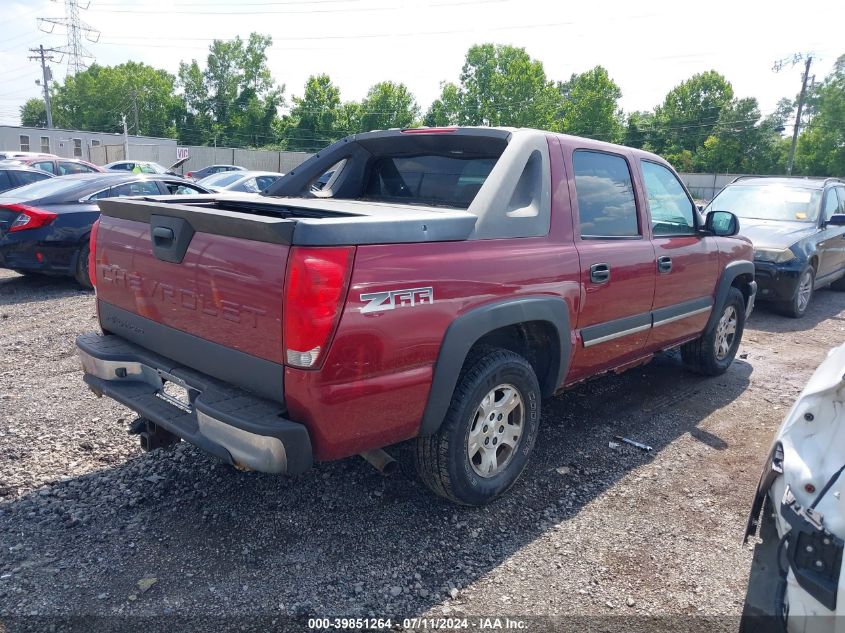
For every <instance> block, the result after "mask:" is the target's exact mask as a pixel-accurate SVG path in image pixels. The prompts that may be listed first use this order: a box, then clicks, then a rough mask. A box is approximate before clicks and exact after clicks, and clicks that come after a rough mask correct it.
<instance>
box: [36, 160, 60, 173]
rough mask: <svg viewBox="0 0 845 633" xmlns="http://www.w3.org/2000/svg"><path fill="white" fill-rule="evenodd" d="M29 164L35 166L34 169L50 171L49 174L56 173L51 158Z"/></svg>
mask: <svg viewBox="0 0 845 633" xmlns="http://www.w3.org/2000/svg"><path fill="white" fill-rule="evenodd" d="M31 166H32V167H35V169H40V170H42V171H47V172H50V173H51V174H55V173H56V168H55V166H54V165H53V161H51V160H46V161H44V162H43V163H32V165H31Z"/></svg>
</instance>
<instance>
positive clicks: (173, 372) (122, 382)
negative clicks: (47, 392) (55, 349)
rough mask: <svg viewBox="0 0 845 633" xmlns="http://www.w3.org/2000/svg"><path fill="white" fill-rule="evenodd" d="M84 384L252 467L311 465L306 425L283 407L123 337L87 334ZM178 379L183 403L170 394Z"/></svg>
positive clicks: (79, 343)
mask: <svg viewBox="0 0 845 633" xmlns="http://www.w3.org/2000/svg"><path fill="white" fill-rule="evenodd" d="M76 347H77V351H78V353H79V357H80V359H81V360H82V367H83V369H84V371H85V378H84V380H85V383H86V384H87V385H88V386H89V388H90V389H91V390H92V391H93V392H94V393H96V394H98V395H105V396H108V397H110V398H112V399H114V400H116V401H118V402H120V403H121V404H123V405H125V406H127V407H129V408H130V409H132V410H133V411H135V412H137V413H138V415H139V416H141V417H143V418H146V419H148V420H150V421H152V422H154V423H155V424H156V425H158V426H160V427H162V428H164V429H166V430H167V431H170V432H171V433H173V434H174V435H177V436H179V437H180V438H182V439H184V440H186V441H187V442H190V443H191V444H194V445H195V446H198V447H199V448H202V449H203V450H205V451H207V452H209V453H211V454H213V455H216V456H217V457H219V458H220V459H222V460H223V461H225V462H227V463H230V464H233V465H235V466H238V467H241V468H246V469H249V470H257V471H261V472H267V473H287V474H291V475H294V474H298V473H301V472H304V471H306V470H308V469H309V468H310V467H311V465H312V463H313V455H312V449H311V440H310V437H309V435H308V431H307V429H306V428H305V427H304V426H303V425H301V424H298V423H296V422H292V421H290V420H288V419H286V418H285V415H286V413H287V411H286V409H285V407H284V406H283V405H281V404H279V403H276V402H271V401H269V400H265V399H263V398H260V397H258V396H255V395H253V394H250V393H249V392H246V391H243V390H241V389H238V388H236V387H232V386H231V385H228V384H225V383H221V382H220V381H218V380H216V379H214V378H211V377H209V376H207V375H205V374H201V373H199V372H197V371H194V370H192V369H189V368H187V367H182V366H180V365H178V364H177V363H176V362H174V361H172V360H170V359H167V358H165V357H163V356H160V355H158V354H155V353H152V352H150V351H149V350H146V349H144V348H142V347H140V346H138V345H135V344H134V343H131V342H129V341H127V340H126V339H123V338H121V337H119V336H116V335H113V334H108V335H99V334H83V335H82V336H80V337H79V338H77V339H76ZM167 383H172V384H174V385H177V386H178V387H180V388H182V389H183V390H184V392H183V393H185V394H187V398H186V399H185V400H179V399H178V398H175V397H174V396H172V395H169V394H168V393H167V392H166V391H165V385H166V384H167Z"/></svg>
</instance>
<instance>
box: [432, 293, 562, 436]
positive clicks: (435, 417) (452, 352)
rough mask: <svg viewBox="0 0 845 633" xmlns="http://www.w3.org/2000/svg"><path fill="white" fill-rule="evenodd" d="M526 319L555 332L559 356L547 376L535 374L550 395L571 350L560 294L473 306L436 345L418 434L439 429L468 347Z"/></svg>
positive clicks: (560, 381)
mask: <svg viewBox="0 0 845 633" xmlns="http://www.w3.org/2000/svg"><path fill="white" fill-rule="evenodd" d="M529 321H542V322H546V323H549V324H550V325H551V326H552V327H553V328H554V330H555V332H556V334H557V343H558V345H559V347H558V349H559V350H560V353H559V355H558V356H559V358H557V359H552V363H551V364H550V371H549V376H538V377H537V378H538V380H539V381H540V385H541V389H542V392H543V396H550V395H552V394H553V393H554V392H555V390H556V389H557V387H559V386H560V385H561V383H562V382H563V379H564V377H565V376H566V371H567V369H568V368H569V358H570V355H571V351H572V343H571V340H570V332H571V330H570V326H569V307H568V306H567V304H566V301H564V300H563V299H562V298H560V297H549V296H544V297H537V296H534V297H520V298H517V299H505V300H503V301H497V302H494V303H488V304H485V305H483V306H479V307H477V308H473V309H472V310H469V311H468V312H466V313H464V314H462V315H461V316H459V317H458V318H457V319H455V320H454V321H453V322H452V324H451V325H450V326H449V328H448V329H447V330H446V334H445V336H444V337H443V342H442V343H441V344H440V353H439V354H438V356H437V361H436V362H435V364H434V372H433V375H432V381H431V391H430V392H429V394H428V402H427V403H426V407H425V411H424V412H423V418H422V423H421V424H420V430H419V435H421V436H427V435H431V434H433V433H435V432H436V431H437V429H439V428H440V424H441V423H442V422H443V418H444V417H446V412H447V411H448V409H449V405H450V404H451V402H452V395H453V394H454V392H455V386H456V385H457V384H458V376H459V375H460V373H461V368H462V367H463V364H464V361H465V360H466V357H467V354H468V353H469V351H470V349H471V348H472V346H473V345H474V344H475V343H476V342H477V341H478V340H479V339H481V338H482V337H483V336H484V335H485V334H489V333H490V332H493V331H494V330H498V329H499V328H503V327H506V326H509V325H517V324H519V323H526V322H529Z"/></svg>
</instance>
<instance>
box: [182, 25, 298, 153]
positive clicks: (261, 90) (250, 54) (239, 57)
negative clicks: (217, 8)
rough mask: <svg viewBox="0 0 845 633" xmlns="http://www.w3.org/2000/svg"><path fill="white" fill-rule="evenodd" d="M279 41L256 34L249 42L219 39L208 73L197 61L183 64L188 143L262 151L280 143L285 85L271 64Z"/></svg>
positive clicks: (211, 52)
mask: <svg viewBox="0 0 845 633" xmlns="http://www.w3.org/2000/svg"><path fill="white" fill-rule="evenodd" d="M272 43H273V39H272V38H271V37H270V36H267V35H260V34H258V33H251V34H250V35H249V37H248V38H247V39H246V40H243V39H241V38H240V37H236V38H235V39H233V40H214V41H213V42H212V43H211V45H210V46H209V53H208V56H207V58H206V66H205V69H204V70H203V69H201V68H200V66H199V64H198V63H197V61H196V60H192V61H191V63H186V62H182V63H181V64H180V65H179V86H180V87H181V88H182V96H183V100H184V110H185V120H184V125H183V126H181V127H180V132H181V135H180V140H182V141H183V142H191V143H203V144H211V143H212V142H213V143H215V144H217V145H237V146H245V145H246V146H253V147H258V146H262V145H267V144H270V143H272V142H274V141H275V140H276V137H275V134H274V132H273V128H274V126H275V125H276V124H277V121H278V110H279V108H281V107H282V106H284V86H277V85H276V84H275V82H274V80H273V77H272V74H271V73H270V68H269V66H268V63H267V49H268V48H269V47H270V46H271V45H272Z"/></svg>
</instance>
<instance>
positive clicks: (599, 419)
mask: <svg viewBox="0 0 845 633" xmlns="http://www.w3.org/2000/svg"><path fill="white" fill-rule="evenodd" d="M96 325H97V323H96V318H95V316H94V301H93V294H92V293H89V292H83V291H80V290H79V289H78V288H77V287H76V286H75V285H74V284H73V283H72V282H71V281H65V280H57V279H48V278H27V277H21V276H18V275H16V274H15V273H11V272H8V271H0V354H2V355H1V356H0V631H3V630H4V626H5V627H6V629H7V630H9V631H11V630H39V631H40V630H66V629H67V630H71V629H72V630H86V631H88V630H136V629H137V628H141V627H142V626H143V628H144V629H146V630H147V631H153V630H176V628H177V625H178V630H180V631H181V630H193V628H192V626H191V625H192V624H193V625H197V626H200V625H199V624H198V623H199V622H200V620H199V619H200V618H207V620H204V622H205V623H206V628H197V630H230V629H231V630H247V629H249V630H253V629H252V628H249V627H257V628H255V630H270V629H273V628H274V627H282V629H284V630H288V629H289V628H291V627H293V629H296V630H299V629H303V630H304V629H307V618H308V617H312V616H346V617H354V616H357V617H366V616H368V615H370V616H377V617H392V618H394V621H396V619H398V620H399V621H401V619H402V618H405V617H429V616H431V617H442V616H450V617H461V616H468V617H471V618H478V617H494V616H498V617H501V618H504V617H505V616H510V617H512V618H523V619H524V618H526V617H527V616H542V617H543V618H544V619H541V620H524V621H525V622H526V624H527V625H529V628H533V629H536V630H539V629H541V628H544V627H545V628H549V629H550V628H557V629H561V628H563V625H564V624H566V623H569V624H570V625H571V626H572V628H573V629H579V630H587V629H588V628H590V626H592V625H596V623H599V622H601V623H602V626H605V627H606V628H612V627H613V626H614V625H619V626H621V627H622V628H624V629H626V630H639V629H640V628H645V627H646V625H647V624H648V625H649V626H657V625H658V624H660V623H662V624H664V625H665V628H666V630H671V629H676V628H678V626H677V623H678V622H680V619H679V618H682V619H684V621H685V623H684V625H683V626H684V628H686V629H690V626H691V625H690V622H707V625H706V626H705V627H704V628H706V629H707V630H719V629H721V630H735V629H736V616H738V614H739V613H740V612H741V609H742V600H743V596H744V592H745V584H746V582H747V574H748V568H749V565H750V548H749V547H743V546H741V545H740V541H741V537H742V533H743V528H744V524H745V520H746V516H747V512H748V509H749V503H750V499H751V497H752V494H753V491H754V487H755V485H756V482H757V478H758V476H759V472H760V468H761V464H762V460H763V459H764V457H765V454H766V452H767V450H768V447H769V443H770V441H771V438H772V435H773V433H774V431H775V430H776V428H777V426H778V424H779V423H780V421H781V418H782V417H783V415H784V414H785V413H786V411H787V410H788V408H789V406H790V405H791V402H792V401H793V400H794V398H795V397H796V396H797V395H798V393H799V392H800V390H801V388H802V386H803V384H804V382H805V381H806V380H807V378H808V377H809V375H810V374H811V373H812V371H813V369H814V368H815V367H816V366H817V365H818V363H819V362H820V361H821V360H822V358H823V357H824V355H825V353H826V351H827V350H828V349H830V348H831V347H833V346H834V345H837V344H839V343H841V342H842V341H843V340H845V294H843V293H836V292H832V291H826V290H825V291H820V292H818V294H817V295H816V297H815V299H814V301H813V304H812V305H811V307H810V309H809V312H808V314H807V316H806V317H805V318H804V319H802V320H800V321H795V320H791V319H787V318H784V317H780V316H778V315H775V314H773V313H771V312H768V311H767V310H765V308H759V309H758V310H757V311H756V312H755V314H754V315H753V317H752V319H751V321H750V323H749V324H748V326H747V329H746V334H745V338H744V341H743V344H742V346H741V348H740V357H739V358H738V359H737V361H736V362H735V363H734V365H733V366H732V367H731V369H730V370H729V371H728V373H727V374H725V375H724V376H721V377H718V378H701V377H698V376H692V375H689V374H687V373H685V372H683V371H681V368H680V363H679V359H678V358H677V356H676V355H673V354H668V355H664V356H661V357H659V358H657V359H655V361H653V362H652V363H651V364H649V365H647V366H645V367H642V368H639V369H635V370H632V371H629V372H627V373H625V374H623V375H621V376H615V377H610V378H605V379H602V380H597V381H593V382H590V383H588V384H585V385H583V386H581V387H579V388H577V389H575V390H573V391H571V392H568V393H567V394H565V395H563V396H561V397H558V398H555V399H553V400H550V401H548V402H546V403H545V405H544V413H543V421H542V426H541V435H540V441H539V442H538V444H537V447H536V449H535V452H534V455H533V457H532V460H531V463H530V465H529V467H528V469H527V471H526V472H525V474H524V475H523V477H522V478H521V479H520V481H519V482H518V483H517V485H516V486H515V487H514V489H513V490H512V491H511V492H510V494H509V495H508V496H507V497H506V498H504V499H502V500H501V501H499V502H497V503H494V504H492V505H491V506H489V507H486V508H482V509H467V508H459V507H456V506H453V505H450V504H449V503H447V502H444V501H441V500H440V499H438V498H436V497H434V496H432V495H431V494H429V493H428V492H427V491H426V490H425V489H424V488H423V487H422V485H421V484H419V483H418V482H417V481H416V479H415V477H414V475H413V465H412V463H411V459H410V457H411V453H410V451H409V447H408V446H400V447H396V449H395V456H396V457H397V459H398V460H400V462H401V464H402V469H401V471H400V472H399V473H398V474H397V475H394V476H393V477H389V478H385V477H382V476H381V475H379V474H378V473H377V472H376V471H375V470H373V469H372V468H371V467H370V466H368V465H367V464H366V463H365V462H364V461H363V460H361V459H359V458H352V459H347V460H343V461H340V462H334V463H327V464H319V465H317V466H316V467H315V468H314V469H313V470H312V471H310V472H309V473H307V474H305V475H302V476H299V477H296V478H291V479H288V478H282V477H274V476H269V475H262V474H256V473H241V472H238V471H236V470H234V469H232V468H230V467H228V466H226V465H224V464H222V463H219V462H217V461H215V460H214V459H213V458H210V457H208V456H206V455H204V454H202V453H201V452H199V451H198V450H196V449H194V448H192V447H191V446H189V445H186V444H185V443H181V444H180V445H178V446H176V447H175V448H173V449H168V450H163V451H156V452H153V453H147V454H145V453H142V452H141V450H140V448H139V447H138V442H137V438H134V437H130V436H128V435H127V434H126V427H127V424H128V423H129V421H131V419H132V414H131V412H130V411H129V410H127V409H125V408H123V407H121V406H120V405H117V404H116V403H114V402H112V401H110V400H108V399H97V398H96V397H95V396H94V395H93V394H91V393H90V392H89V391H88V390H87V389H86V388H85V386H84V385H83V383H82V380H81V372H80V369H79V363H78V360H77V358H76V356H75V353H74V348H73V340H74V337H75V336H76V335H77V334H80V333H82V332H86V331H91V330H93V329H95V328H96ZM615 434H621V435H625V436H629V437H633V438H636V439H637V440H640V441H642V442H645V443H648V444H650V445H652V446H653V447H654V451H653V452H652V453H650V454H648V453H643V452H641V451H639V450H637V449H635V448H632V447H628V446H624V445H623V446H622V447H620V448H617V449H612V448H610V447H609V446H608V442H609V441H611V440H612V438H613V435H615ZM153 579H155V581H153ZM39 616H40V617H42V618H48V619H47V620H40V619H38V617H39ZM70 616H101V617H100V618H99V619H87V620H84V621H83V622H84V623H83V624H80V621H79V620H74V619H72V618H71V619H64V618H66V617H68V618H69V617H70ZM163 616H166V617H163ZM573 616H579V617H581V618H583V619H582V620H580V621H577V622H578V624H577V625H574V624H572V623H573V622H576V620H571V619H569V618H571V617H573ZM599 616H601V617H602V618H603V619H601V618H600V617H599ZM619 616H626V617H624V618H620V617H619ZM635 616H636V617H637V618H639V619H636V618H635ZM690 616H707V617H709V618H710V620H705V619H703V618H702V619H691V618H690ZM291 618H296V619H291ZM556 618H557V619H556ZM673 618H675V620H673ZM208 622H213V623H215V626H214V627H213V628H209V627H208V626H207V624H208ZM470 622H471V624H470V628H477V625H478V623H479V621H478V620H477V619H473V620H470ZM673 622H674V624H672V623H673ZM156 627H162V628H156ZM282 629H279V630H282ZM293 629H292V630H293ZM597 630H598V629H597ZM602 630H605V629H602ZM650 630H651V629H650Z"/></svg>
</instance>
